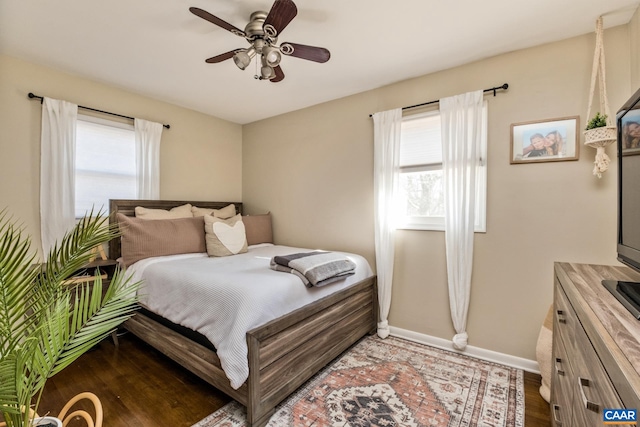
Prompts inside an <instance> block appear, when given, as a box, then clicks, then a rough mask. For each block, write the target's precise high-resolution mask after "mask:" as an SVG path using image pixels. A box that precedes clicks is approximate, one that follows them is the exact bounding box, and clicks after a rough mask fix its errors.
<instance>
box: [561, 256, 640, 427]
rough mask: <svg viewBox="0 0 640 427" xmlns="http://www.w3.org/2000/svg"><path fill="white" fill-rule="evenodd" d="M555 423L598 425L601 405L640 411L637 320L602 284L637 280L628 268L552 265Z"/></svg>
mask: <svg viewBox="0 0 640 427" xmlns="http://www.w3.org/2000/svg"><path fill="white" fill-rule="evenodd" d="M554 277H555V279H554V282H555V285H554V316H553V369H552V375H551V412H552V424H553V425H554V426H558V427H560V426H562V427H569V426H580V427H583V426H602V425H603V410H604V409H620V408H629V409H638V410H640V320H636V318H635V317H634V316H633V315H632V314H631V313H629V312H628V311H627V309H625V308H624V307H623V306H622V304H620V303H619V302H618V300H617V299H616V298H615V297H614V296H613V295H612V294H611V293H610V292H609V291H608V290H607V289H606V288H605V287H604V286H602V284H601V281H602V279H616V280H627V281H638V282H640V274H639V273H637V272H635V271H633V270H631V269H630V268H627V267H613V266H601V265H590V264H573V263H556V264H555V267H554Z"/></svg>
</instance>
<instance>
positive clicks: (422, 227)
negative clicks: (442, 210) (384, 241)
mask: <svg viewBox="0 0 640 427" xmlns="http://www.w3.org/2000/svg"><path fill="white" fill-rule="evenodd" d="M396 230H417V231H444V225H423V224H404V225H399V226H398V227H396ZM486 232H487V229H486V228H476V229H475V230H474V233H483V234H485V233H486Z"/></svg>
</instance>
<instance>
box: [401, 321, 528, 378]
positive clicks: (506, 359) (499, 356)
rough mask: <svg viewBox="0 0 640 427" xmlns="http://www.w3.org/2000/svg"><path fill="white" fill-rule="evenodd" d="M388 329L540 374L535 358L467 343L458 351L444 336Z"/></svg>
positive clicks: (420, 340)
mask: <svg viewBox="0 0 640 427" xmlns="http://www.w3.org/2000/svg"><path fill="white" fill-rule="evenodd" d="M389 331H390V334H391V335H392V336H394V337H398V338H404V339H406V340H409V341H413V342H417V343H419V344H425V345H430V346H432V347H437V348H441V349H443V350H449V351H453V352H456V353H460V354H464V355H466V356H471V357H476V358H478V359H482V360H487V361H489V362H494V363H500V364H502V365H507V366H511V367H513V368H518V369H522V370H524V371H527V372H533V373H534V374H540V368H539V367H538V362H536V361H535V360H529V359H524V358H522V357H517V356H511V355H509V354H504V353H498V352H497V351H492V350H486V349H484V348H480V347H474V346H472V345H468V346H467V348H466V349H465V350H464V351H459V350H456V349H454V348H453V344H452V343H451V341H449V340H445V339H444V338H438V337H434V336H431V335H426V334H421V333H419V332H413V331H409V330H407V329H402V328H396V327H395V326H390V327H389Z"/></svg>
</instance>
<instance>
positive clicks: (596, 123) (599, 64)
mask: <svg viewBox="0 0 640 427" xmlns="http://www.w3.org/2000/svg"><path fill="white" fill-rule="evenodd" d="M602 31H603V30H602V17H599V18H598V20H597V21H596V50H595V53H594V56H593V68H592V72H591V90H590V94H589V108H588V109H587V117H589V116H590V114H591V104H592V103H593V95H594V91H595V86H596V78H597V77H598V73H600V79H599V84H600V108H601V110H602V111H603V113H602V114H600V112H597V113H596V115H595V116H594V117H593V118H592V119H590V120H589V121H588V122H587V127H586V130H585V132H584V143H585V145H588V146H589V147H593V148H595V149H596V150H597V152H596V159H595V161H594V167H593V174H594V175H596V176H597V177H598V178H602V173H603V172H606V171H607V170H608V169H609V163H610V162H611V159H609V156H607V153H606V152H605V148H606V147H607V146H609V145H611V144H612V143H614V142H615V141H616V138H617V135H616V127H615V126H613V124H612V122H611V114H610V113H609V101H608V99H607V84H606V79H605V63H604V41H603V35H602Z"/></svg>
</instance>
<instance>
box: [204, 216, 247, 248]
mask: <svg viewBox="0 0 640 427" xmlns="http://www.w3.org/2000/svg"><path fill="white" fill-rule="evenodd" d="M203 218H204V231H205V239H206V243H207V253H208V254H209V256H228V255H236V254H241V253H244V252H247V236H246V234H245V229H244V223H243V222H242V216H241V215H240V214H238V215H236V216H234V217H232V218H229V219H222V218H216V217H214V216H211V215H205V216H204V217H203Z"/></svg>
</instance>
